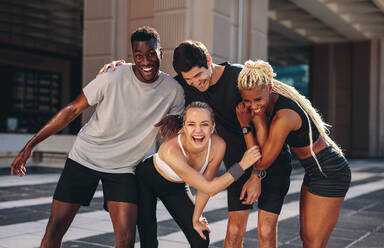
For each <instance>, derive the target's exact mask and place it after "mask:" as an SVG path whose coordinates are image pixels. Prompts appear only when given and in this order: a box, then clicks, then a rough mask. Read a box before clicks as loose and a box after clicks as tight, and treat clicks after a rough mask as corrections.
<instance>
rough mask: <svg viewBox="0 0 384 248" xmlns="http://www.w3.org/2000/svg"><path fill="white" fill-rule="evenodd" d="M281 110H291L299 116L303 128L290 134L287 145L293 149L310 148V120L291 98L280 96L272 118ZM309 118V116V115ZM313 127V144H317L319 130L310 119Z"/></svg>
mask: <svg viewBox="0 0 384 248" xmlns="http://www.w3.org/2000/svg"><path fill="white" fill-rule="evenodd" d="M280 109H291V110H293V111H295V112H296V113H297V114H299V116H300V118H301V127H300V128H299V129H298V130H296V131H291V132H290V133H289V134H288V137H287V139H286V143H287V144H288V145H290V146H292V147H304V146H309V128H308V119H307V117H306V116H305V114H304V112H303V110H301V108H300V107H299V106H298V105H297V103H295V102H294V101H292V100H291V99H289V98H286V97H285V96H282V95H280V94H279V98H278V99H277V101H276V102H275V106H274V109H273V114H272V118H273V117H274V116H275V114H276V112H277V111H278V110H280ZM308 117H309V115H308ZM272 118H271V119H272ZM309 120H310V123H311V127H312V142H315V141H316V140H317V138H319V136H320V134H319V130H318V129H317V127H316V125H315V124H314V123H313V121H312V119H311V118H310V117H309Z"/></svg>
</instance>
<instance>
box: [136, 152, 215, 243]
mask: <svg viewBox="0 0 384 248" xmlns="http://www.w3.org/2000/svg"><path fill="white" fill-rule="evenodd" d="M136 175H137V178H138V192H139V206H138V229H139V235H140V244H141V247H142V248H153V247H158V241H157V223H156V204H157V198H160V200H161V201H162V202H163V203H164V206H165V207H166V208H167V210H168V212H169V213H170V214H171V215H172V217H173V219H174V220H175V221H176V223H177V224H178V225H179V227H180V228H181V230H182V231H183V232H184V234H185V236H186V237H187V239H188V242H189V244H190V245H191V247H199V248H200V247H208V245H209V236H208V233H206V237H207V240H204V239H202V238H201V237H200V235H199V234H198V233H197V232H196V231H195V229H193V224H192V217H193V210H194V202H193V200H192V194H191V192H190V190H189V187H188V186H187V185H186V184H185V183H174V182H170V181H168V180H166V179H165V178H163V177H162V176H161V175H160V174H159V173H158V172H157V170H156V168H155V166H154V164H153V157H149V158H147V159H146V160H144V161H143V162H142V163H140V164H139V165H138V166H137V167H136Z"/></svg>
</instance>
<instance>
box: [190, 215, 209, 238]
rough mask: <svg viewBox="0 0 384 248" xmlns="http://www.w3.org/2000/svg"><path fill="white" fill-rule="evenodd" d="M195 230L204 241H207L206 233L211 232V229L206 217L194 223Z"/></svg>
mask: <svg viewBox="0 0 384 248" xmlns="http://www.w3.org/2000/svg"><path fill="white" fill-rule="evenodd" d="M193 228H194V229H195V230H196V232H197V233H198V234H199V235H200V237H201V238H202V239H204V240H207V237H206V236H205V234H204V231H207V232H209V233H210V232H211V228H210V227H209V225H208V221H207V219H206V218H204V217H200V218H199V220H198V221H194V222H193Z"/></svg>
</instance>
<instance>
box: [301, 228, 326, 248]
mask: <svg viewBox="0 0 384 248" xmlns="http://www.w3.org/2000/svg"><path fill="white" fill-rule="evenodd" d="M300 239H301V240H302V241H303V244H311V245H316V244H318V247H322V243H323V242H324V240H323V239H322V237H320V236H319V235H317V234H316V233H312V234H311V233H309V232H306V231H304V230H300ZM316 246H317V245H316Z"/></svg>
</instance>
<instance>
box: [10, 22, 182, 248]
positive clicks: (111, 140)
mask: <svg viewBox="0 0 384 248" xmlns="http://www.w3.org/2000/svg"><path fill="white" fill-rule="evenodd" d="M131 45H132V52H133V59H134V62H135V63H134V64H129V63H128V64H125V65H124V66H120V67H119V68H118V69H117V70H116V72H114V73H105V74H102V75H99V76H97V77H96V78H95V79H94V80H93V81H91V82H90V83H89V84H88V85H87V86H86V87H85V88H84V89H83V92H82V93H81V94H80V96H78V97H77V99H76V100H75V101H73V102H72V103H70V104H69V105H68V106H66V107H65V108H63V109H62V110H61V111H60V112H58V113H57V114H56V115H55V116H54V117H53V118H52V119H51V120H50V121H49V122H48V123H47V124H46V125H45V126H44V127H43V128H42V129H41V130H40V131H39V132H38V133H37V134H36V135H35V136H34V137H33V138H32V139H31V140H29V141H28V143H27V144H26V145H25V147H24V148H23V149H22V150H21V151H20V153H19V154H18V156H17V157H16V159H15V161H14V162H13V163H12V166H11V174H13V172H14V171H15V172H16V173H17V174H18V175H19V176H23V175H25V172H26V169H25V163H26V161H27V159H28V158H29V157H30V155H31V153H32V149H33V148H34V147H35V146H36V145H37V144H38V143H40V142H41V141H43V140H44V139H46V138H47V137H49V136H50V135H52V134H54V133H56V132H58V131H60V130H61V129H63V128H64V127H65V126H67V125H68V124H69V123H70V122H71V121H72V120H73V119H74V118H75V117H76V116H78V115H79V114H80V113H81V112H82V111H83V110H85V109H86V108H88V107H89V106H92V105H96V110H95V112H94V114H93V115H92V117H91V119H90V120H89V121H88V122H87V123H86V124H85V125H84V127H83V128H82V129H81V130H80V131H79V133H78V135H77V138H76V141H75V143H74V145H73V148H72V150H71V151H70V153H69V156H68V159H67V161H66V164H65V167H64V170H63V172H62V175H61V177H60V180H59V182H58V184H57V187H56V190H55V194H54V196H53V202H52V206H51V215H50V218H49V222H48V224H47V228H46V232H45V235H44V238H43V240H42V242H41V247H60V244H61V241H62V238H63V236H64V234H65V232H66V231H67V229H68V228H69V226H70V224H71V222H72V220H73V218H74V217H75V215H76V213H77V211H78V209H79V207H80V206H81V205H89V203H90V201H91V199H92V197H93V194H94V192H95V190H96V188H97V185H98V184H99V181H100V180H101V181H102V184H103V193H104V203H105V204H104V206H105V208H106V209H107V210H108V211H109V213H110V216H111V220H112V224H113V228H114V231H115V238H116V247H134V242H135V231H136V228H135V226H136V219H137V197H138V195H137V190H136V178H135V176H134V169H135V167H136V165H137V164H138V163H139V162H140V161H141V160H142V159H143V157H144V156H145V154H146V153H147V151H148V150H149V149H150V147H151V145H152V144H153V142H154V140H155V137H156V135H157V133H158V129H159V128H158V127H157V125H156V126H155V124H156V123H159V122H160V121H161V120H162V119H163V118H164V117H166V116H170V117H169V118H168V119H167V118H166V119H165V120H166V121H170V122H172V117H171V116H173V115H179V114H181V112H182V110H183V108H184V94H183V89H182V87H181V86H180V85H179V84H178V83H177V82H176V81H175V80H174V79H173V78H172V77H171V76H169V75H168V74H165V73H163V72H161V71H159V67H160V61H161V58H162V49H161V47H160V37H159V34H158V33H157V31H156V30H155V29H153V28H151V27H147V26H145V27H141V28H139V29H137V30H136V31H135V32H134V33H133V34H132V35H131ZM175 124H176V122H175Z"/></svg>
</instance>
